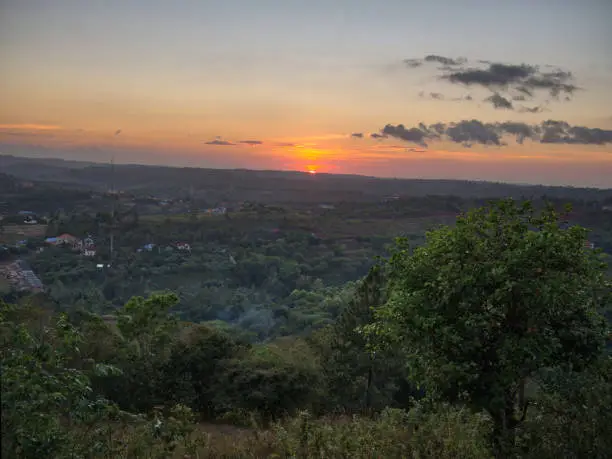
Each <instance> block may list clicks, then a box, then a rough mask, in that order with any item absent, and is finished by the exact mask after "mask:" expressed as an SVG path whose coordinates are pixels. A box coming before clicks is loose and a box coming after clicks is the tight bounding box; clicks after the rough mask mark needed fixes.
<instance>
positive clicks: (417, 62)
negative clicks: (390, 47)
mask: <svg viewBox="0 0 612 459" xmlns="http://www.w3.org/2000/svg"><path fill="white" fill-rule="evenodd" d="M402 62H404V64H406V66H407V67H410V68H416V67H420V66H421V65H423V61H422V60H421V59H404V60H403V61H402Z"/></svg>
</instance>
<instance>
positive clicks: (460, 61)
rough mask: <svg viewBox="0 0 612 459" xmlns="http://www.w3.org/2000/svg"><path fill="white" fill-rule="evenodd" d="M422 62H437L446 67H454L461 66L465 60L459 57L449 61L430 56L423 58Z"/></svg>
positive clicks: (446, 58) (447, 58)
mask: <svg viewBox="0 0 612 459" xmlns="http://www.w3.org/2000/svg"><path fill="white" fill-rule="evenodd" d="M423 60H424V61H425V62H438V63H440V64H442V65H445V66H447V67H450V66H454V65H461V64H464V63H465V62H466V59H464V58H461V57H460V58H459V59H451V58H450V57H444V56H436V55H435V54H430V55H429V56H425V58H424V59H423Z"/></svg>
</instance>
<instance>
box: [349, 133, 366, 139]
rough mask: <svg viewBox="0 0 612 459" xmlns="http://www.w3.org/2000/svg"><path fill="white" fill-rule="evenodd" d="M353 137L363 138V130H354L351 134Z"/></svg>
mask: <svg viewBox="0 0 612 459" xmlns="http://www.w3.org/2000/svg"><path fill="white" fill-rule="evenodd" d="M351 137H354V138H356V139H363V132H353V133H352V134H351Z"/></svg>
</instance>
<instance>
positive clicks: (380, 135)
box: [370, 132, 387, 139]
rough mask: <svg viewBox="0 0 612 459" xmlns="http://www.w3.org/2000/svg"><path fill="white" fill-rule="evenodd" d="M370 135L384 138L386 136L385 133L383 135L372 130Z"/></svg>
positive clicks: (374, 137)
mask: <svg viewBox="0 0 612 459" xmlns="http://www.w3.org/2000/svg"><path fill="white" fill-rule="evenodd" d="M370 137H371V138H373V139H384V138H386V137H387V136H386V135H384V134H379V133H377V132H372V133H371V134H370Z"/></svg>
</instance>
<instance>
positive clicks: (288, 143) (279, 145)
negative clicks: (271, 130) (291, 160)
mask: <svg viewBox="0 0 612 459" xmlns="http://www.w3.org/2000/svg"><path fill="white" fill-rule="evenodd" d="M275 146H277V147H296V146H297V144H295V143H291V142H278V143H276V144H275Z"/></svg>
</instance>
